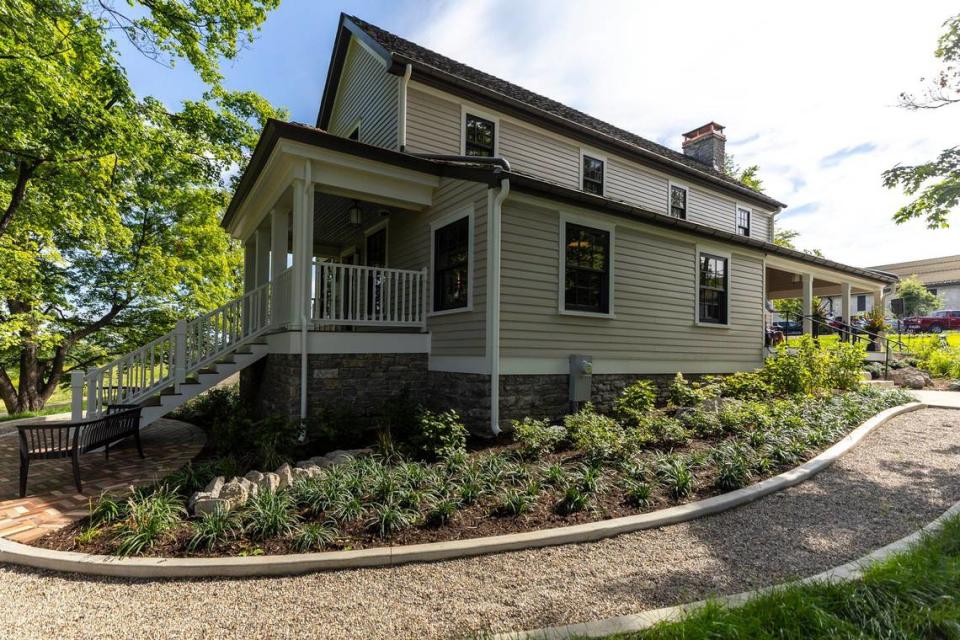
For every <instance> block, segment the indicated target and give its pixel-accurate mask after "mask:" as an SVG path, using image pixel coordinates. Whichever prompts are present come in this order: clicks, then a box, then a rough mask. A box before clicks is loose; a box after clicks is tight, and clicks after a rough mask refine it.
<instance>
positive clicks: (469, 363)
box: [427, 354, 490, 375]
mask: <svg viewBox="0 0 960 640" xmlns="http://www.w3.org/2000/svg"><path fill="white" fill-rule="evenodd" d="M427 368H428V369H429V370H430V371H449V372H451V373H477V374H481V375H490V362H489V361H488V360H487V358H486V356H435V355H433V354H431V355H430V364H429V365H428V367H427Z"/></svg>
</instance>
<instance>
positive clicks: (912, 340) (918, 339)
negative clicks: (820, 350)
mask: <svg viewBox="0 0 960 640" xmlns="http://www.w3.org/2000/svg"><path fill="white" fill-rule="evenodd" d="M940 335H942V336H944V337H945V338H946V339H947V344H948V345H949V346H951V347H960V331H945V332H944V333H942V334H940ZM802 337H803V336H787V344H794V343H796V342H797V341H798V340H800V338H802ZM887 337H888V338H890V339H891V340H894V341H896V340H897V339H898V337H899V340H900V341H902V342H903V344H904V346H905V347H906V350H907V351H914V350H915V349H916V347H918V346H920V344H921V343H923V342H927V341H929V340H930V339H936V337H937V336H936V335H935V334H932V333H902V334H899V336H898V334H896V333H887ZM839 339H840V335H839V334H836V333H832V334H830V335H825V336H820V337H819V338H818V340H819V341H820V344H821V345H823V346H825V347H828V346H830V345H833V344H835V343H836V342H837V340H839Z"/></svg>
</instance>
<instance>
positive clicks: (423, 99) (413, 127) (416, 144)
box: [407, 87, 460, 155]
mask: <svg viewBox="0 0 960 640" xmlns="http://www.w3.org/2000/svg"><path fill="white" fill-rule="evenodd" d="M407 150H408V151H410V152H411V153H446V154H450V155H458V154H459V153H460V105H459V104H457V103H455V102H451V101H449V100H443V99H441V98H439V97H437V96H435V95H433V94H430V93H426V92H424V91H418V90H416V89H414V88H412V87H411V88H408V89H407Z"/></svg>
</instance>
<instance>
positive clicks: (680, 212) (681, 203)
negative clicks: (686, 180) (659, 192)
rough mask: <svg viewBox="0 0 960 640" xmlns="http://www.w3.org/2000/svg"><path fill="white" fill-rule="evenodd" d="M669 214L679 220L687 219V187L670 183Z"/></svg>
mask: <svg viewBox="0 0 960 640" xmlns="http://www.w3.org/2000/svg"><path fill="white" fill-rule="evenodd" d="M670 215H671V216H673V217H674V218H680V219H681V220H686V219H687V188H686V187H681V186H678V185H675V184H672V185H670Z"/></svg>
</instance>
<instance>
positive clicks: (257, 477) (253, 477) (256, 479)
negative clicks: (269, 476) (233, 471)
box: [243, 471, 263, 484]
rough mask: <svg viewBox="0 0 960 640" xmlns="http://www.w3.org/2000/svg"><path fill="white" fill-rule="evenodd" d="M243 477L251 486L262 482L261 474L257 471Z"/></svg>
mask: <svg viewBox="0 0 960 640" xmlns="http://www.w3.org/2000/svg"><path fill="white" fill-rule="evenodd" d="M243 477H244V478H245V479H247V480H249V481H250V482H252V483H253V484H260V481H261V480H263V474H262V473H260V472H259V471H250V472H248V473H247V475H245V476H243Z"/></svg>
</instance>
